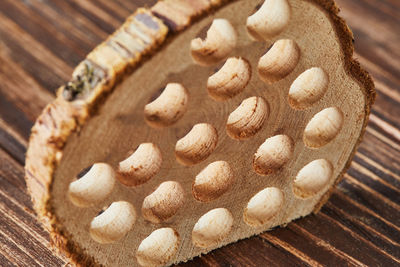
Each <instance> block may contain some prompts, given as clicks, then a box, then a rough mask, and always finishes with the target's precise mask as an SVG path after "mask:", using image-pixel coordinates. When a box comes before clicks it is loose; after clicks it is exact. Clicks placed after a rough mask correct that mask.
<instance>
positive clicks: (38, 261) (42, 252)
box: [0, 0, 400, 267]
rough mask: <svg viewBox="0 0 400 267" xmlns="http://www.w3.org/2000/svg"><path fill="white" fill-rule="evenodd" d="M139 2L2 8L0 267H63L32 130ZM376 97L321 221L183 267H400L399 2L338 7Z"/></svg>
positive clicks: (364, 0)
mask: <svg viewBox="0 0 400 267" xmlns="http://www.w3.org/2000/svg"><path fill="white" fill-rule="evenodd" d="M153 2H154V0H153V1H150V0H148V1H145V0H143V1H138V0H136V1H135V0H91V1H90V0H0V212H1V215H0V266H30V267H31V266H63V265H64V264H66V261H65V259H64V258H62V257H60V256H58V255H57V254H55V253H54V252H53V251H52V250H51V248H50V243H49V235H48V233H47V232H46V231H45V230H43V228H42V227H41V225H40V224H39V223H38V221H37V220H36V218H35V214H34V211H33V210H32V204H31V202H30V198H29V196H28V194H27V191H26V185H25V181H24V170H23V165H24V158H25V151H26V147H27V143H28V137H29V132H30V128H31V127H32V125H33V122H34V121H35V118H36V117H37V116H38V115H39V113H40V112H41V110H42V108H43V107H44V106H45V105H46V104H47V103H48V102H50V101H51V100H52V99H53V98H54V91H55V89H56V88H57V87H58V86H59V85H61V84H63V83H64V82H65V81H67V80H68V79H69V77H70V76H71V72H72V69H73V68H74V66H76V65H77V64H78V63H79V62H80V61H81V60H82V59H83V58H84V57H85V55H86V54H87V53H88V52H89V51H90V50H91V49H92V48H93V47H95V46H96V45H97V44H98V43H100V42H101V41H102V40H103V39H104V38H106V37H107V35H108V34H110V33H111V32H113V30H114V29H116V28H117V27H118V26H119V25H120V24H121V23H122V22H123V21H124V18H126V17H127V16H128V15H129V14H131V13H132V12H133V11H134V10H135V9H136V8H137V7H138V6H143V5H146V4H147V5H151V4H152V3H153ZM337 2H338V4H339V6H340V7H341V10H342V11H341V15H342V16H343V17H344V18H345V19H346V20H347V22H348V24H349V25H350V27H351V28H352V30H353V32H354V35H355V47H356V54H355V57H356V58H357V59H358V60H359V61H360V62H361V63H362V65H363V66H364V67H365V68H366V69H367V70H368V71H369V72H370V73H371V74H372V76H373V78H374V79H375V84H376V88H377V92H378V96H377V100H376V104H375V105H374V107H373V110H372V114H371V117H370V123H369V126H368V128H367V131H366V133H365V138H364V141H363V142H362V144H361V146H360V148H359V149H358V152H357V153H356V156H355V158H354V161H353V163H352V165H351V168H350V169H349V171H348V172H347V173H346V175H345V179H344V180H343V181H342V182H341V183H340V184H339V186H338V188H337V189H335V190H334V193H333V195H332V197H331V198H330V200H329V201H328V203H327V204H326V205H325V206H324V207H323V208H322V210H321V212H320V213H319V214H317V215H311V216H308V217H306V218H303V219H300V220H297V221H296V222H293V223H290V224H289V225H288V226H287V227H286V228H282V229H277V230H274V231H271V232H267V233H264V234H261V235H260V236H257V237H253V238H250V239H246V240H242V241H240V242H238V243H236V244H233V245H229V246H227V247H224V248H222V249H218V250H216V251H214V252H212V253H210V254H208V255H206V256H203V257H201V258H196V259H195V260H193V261H190V262H188V263H186V264H183V265H182V266H266V265H268V266H269V265H273V266H275V265H276V266H299V265H301V266H303V265H305V266H307V265H312V266H318V265H325V266H344V265H350V266H360V265H367V266H400V130H399V129H400V0H338V1H337Z"/></svg>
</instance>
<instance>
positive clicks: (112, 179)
mask: <svg viewBox="0 0 400 267" xmlns="http://www.w3.org/2000/svg"><path fill="white" fill-rule="evenodd" d="M290 16H291V8H290V5H289V3H288V1H287V0H268V1H265V3H264V4H263V5H262V6H261V7H260V8H259V10H258V11H256V12H255V13H254V14H253V15H251V16H249V17H248V19H247V25H246V26H247V29H248V33H249V36H250V37H251V38H254V39H256V40H259V41H263V40H268V39H270V38H273V37H275V36H277V35H278V34H279V33H281V32H282V31H283V30H284V29H285V28H286V26H287V24H288V23H289V21H290ZM127 32H129V29H127V30H126V31H121V32H119V33H118V34H117V36H119V37H120V40H123V41H124V42H133V41H134V39H132V38H131V37H129V34H128V33H127ZM137 45H140V44H137ZM236 45H237V35H236V30H235V28H234V27H233V26H232V24H231V23H230V22H229V21H228V20H226V19H214V21H213V22H212V24H211V26H210V28H209V29H208V31H207V36H206V38H205V39H204V40H202V39H201V38H196V39H193V40H192V41H191V43H190V51H191V56H192V58H193V60H194V62H196V63H197V64H199V65H201V66H210V65H215V64H217V63H220V62H223V61H224V64H223V66H222V67H221V68H220V69H219V70H218V71H216V72H215V73H214V74H213V75H211V76H210V77H209V78H208V81H207V88H205V89H206V90H207V92H208V95H209V97H210V98H211V99H212V100H214V101H217V102H224V101H229V100H230V99H233V98H242V101H241V104H240V105H239V106H238V107H237V108H236V109H234V110H232V112H231V113H230V115H229V116H228V117H227V118H226V126H225V128H226V134H227V135H228V136H229V137H230V138H232V139H233V140H235V141H240V140H244V139H250V138H252V137H254V136H255V135H257V133H258V132H259V131H260V130H261V129H262V128H263V127H265V124H266V122H267V121H268V119H269V117H270V116H271V115H274V114H270V106H269V103H268V99H264V98H263V97H261V96H257V95H254V96H251V97H247V98H245V99H244V98H243V97H242V93H243V92H244V91H245V90H246V86H247V85H248V83H249V80H250V78H251V77H252V75H254V74H253V73H252V69H251V67H250V64H249V62H248V60H247V59H245V58H244V57H243V56H232V55H231V54H232V51H233V50H234V49H235V47H236ZM130 46H132V43H130ZM112 47H114V49H111V48H107V49H108V50H107V51H95V52H93V53H92V55H91V57H96V62H97V61H98V59H99V57H97V56H96V54H97V53H101V55H109V57H104V58H102V61H104V64H114V65H115V64H116V62H115V61H116V60H119V59H120V58H121V54H118V53H117V52H116V51H120V50H119V48H118V47H120V44H119V43H118V42H116V43H115V44H114V43H113V45H112ZM104 49H105V48H104ZM303 49H306V48H305V47H300V46H299V45H298V44H297V43H296V41H295V40H290V39H281V40H277V41H276V42H275V43H274V44H273V45H272V47H271V48H270V49H269V50H268V51H267V52H266V53H265V54H264V55H260V59H259V62H258V72H257V73H258V77H259V79H261V80H262V81H263V82H265V83H267V84H272V83H275V82H278V81H280V80H282V79H285V78H286V77H287V76H288V75H289V74H290V73H291V72H292V71H293V70H294V69H295V68H296V66H297V64H298V62H299V60H300V58H301V51H302V50H303ZM124 53H126V54H127V56H131V55H130V54H129V51H125V52H124ZM128 54H129V55H128ZM89 60H90V57H89ZM110 61H113V62H111V63H110ZM121 61H122V59H121ZM117 63H118V62H117ZM117 65H118V64H117ZM86 66H87V65H86ZM89 69H90V68H89ZM97 69H98V68H97ZM100 69H101V68H100ZM82 71H83V73H86V75H87V72H88V69H87V68H86V69H84V70H81V73H82ZM78 72H79V69H78ZM101 75H103V76H107V75H108V76H109V77H114V76H115V75H112V74H107V73H101ZM76 77H78V76H76ZM96 82H98V81H97V80H90V79H88V80H87V81H86V80H85V83H87V84H84V86H83V87H82V88H86V87H85V86H89V85H90V86H92V87H95V86H96ZM71 86H72V85H71ZM328 89H329V75H328V74H327V73H326V72H325V71H324V69H323V68H322V66H315V67H312V68H310V69H308V70H305V71H304V72H303V73H301V74H300V75H299V76H298V77H297V78H296V79H295V80H294V81H293V83H292V85H291V86H290V88H289V94H288V98H287V100H288V104H289V105H290V107H292V108H293V109H295V110H300V111H301V110H307V109H309V108H310V107H312V106H313V105H314V104H315V103H317V102H318V101H320V99H321V98H323V97H324V95H325V93H326V92H327V90H328ZM71 90H72V89H71ZM189 92H190V90H187V88H185V86H184V85H183V84H180V83H176V82H175V81H169V83H168V84H165V89H164V90H163V92H162V93H161V94H160V95H159V96H158V97H157V98H156V99H155V100H153V101H152V102H150V103H148V104H147V105H145V107H144V110H143V114H144V118H143V119H144V120H145V121H146V123H147V125H148V126H149V127H150V128H165V127H170V126H171V125H173V124H175V123H177V122H178V121H179V120H180V119H182V118H183V117H184V116H185V113H186V112H187V110H188V109H189V108H190V97H191V96H190V94H189ZM67 93H71V92H69V91H68V92H67ZM72 93H73V92H72ZM80 93H81V92H80ZM83 93H84V92H83ZM72 95H73V94H72ZM72 95H71V94H68V97H72ZM343 120H344V117H343V113H342V111H341V110H340V109H339V108H338V107H328V108H325V109H323V110H321V111H319V112H318V113H316V114H315V115H314V116H313V118H312V119H311V120H310V121H309V122H308V124H307V125H306V127H305V130H304V133H303V142H304V144H305V145H306V146H307V147H309V148H312V149H318V148H320V147H322V146H324V145H326V144H327V143H329V142H330V141H332V140H333V139H334V138H335V137H336V136H337V134H338V133H339V131H340V130H341V128H342V125H343ZM219 138H220V137H219V136H218V132H217V130H216V125H212V124H210V123H203V122H201V121H199V122H196V123H195V124H194V125H193V127H192V128H191V130H190V131H188V132H187V133H186V135H185V136H184V137H182V138H181V139H179V140H178V141H177V142H176V144H175V156H176V161H177V162H178V163H180V164H182V165H184V166H188V167H190V166H194V165H197V164H199V163H200V162H203V161H204V160H205V159H207V158H208V157H209V156H210V155H211V154H212V153H213V152H214V150H215V149H216V147H217V145H218V141H219ZM295 146H296V144H295V142H294V141H293V139H292V137H290V136H289V135H287V134H285V133H282V134H279V135H274V136H270V137H268V138H267V139H266V140H265V141H264V142H263V143H261V144H259V147H258V149H257V150H256V151H254V156H253V161H252V165H253V166H252V168H253V170H254V172H255V173H257V174H258V175H263V176H265V175H270V174H273V173H276V172H277V171H278V170H280V169H281V168H283V167H284V166H285V165H286V164H287V163H288V162H289V161H291V160H292V159H293V158H292V157H293V153H294V149H295ZM311 153H312V152H311ZM162 162H163V151H161V149H160V148H159V147H158V146H157V144H155V143H142V144H140V145H139V146H138V147H137V149H136V150H135V151H134V152H133V153H132V154H131V155H130V156H129V157H127V158H126V159H121V161H120V162H119V164H118V165H117V166H111V165H109V164H107V163H95V164H94V165H93V166H92V167H91V169H90V170H89V171H88V172H87V173H86V174H85V175H84V176H83V177H81V178H79V179H77V180H75V181H73V182H72V183H71V184H70V185H69V191H68V195H69V199H70V201H71V202H72V203H73V204H74V205H76V206H79V207H89V206H92V205H95V204H96V203H99V202H101V201H103V200H104V199H106V198H107V197H108V196H109V195H110V194H111V193H112V191H113V187H114V185H115V183H116V181H119V182H120V183H122V184H123V185H124V186H128V187H136V186H140V185H142V184H145V183H147V182H148V181H149V180H151V179H152V178H153V177H154V176H156V175H157V174H158V173H159V171H160V169H161V166H162ZM333 168H334V166H333V165H332V163H331V162H329V161H328V160H327V159H323V158H322V159H316V160H313V161H311V162H309V163H308V164H306V165H305V166H304V167H303V168H302V169H301V170H300V171H299V172H298V174H297V176H296V177H293V183H292V191H293V193H294V194H295V196H297V197H298V198H299V199H302V198H310V197H313V196H315V195H317V194H318V193H320V192H322V191H324V190H326V187H327V186H328V185H329V183H330V181H331V177H332V173H333ZM192 179H193V184H192V192H191V193H188V192H185V191H184V190H183V188H182V186H181V185H180V184H179V183H178V182H176V181H165V182H163V183H161V184H159V185H158V187H157V188H155V190H154V191H153V192H151V193H150V194H148V196H147V197H146V198H145V199H144V201H143V204H142V209H141V216H143V218H144V219H145V220H147V221H148V222H149V223H152V224H160V223H164V222H168V220H169V219H170V218H172V217H173V216H174V215H175V214H176V213H177V212H179V211H180V209H182V207H183V206H184V203H185V199H186V198H189V197H193V198H194V199H196V200H197V201H199V202H211V201H214V200H216V199H218V198H220V197H221V196H222V195H224V194H225V193H226V192H228V191H229V190H230V189H231V188H232V186H233V184H234V183H235V182H236V181H237V179H238V177H236V175H235V173H234V171H233V170H232V166H231V165H230V163H229V162H228V161H225V160H224V159H220V160H218V161H214V162H212V163H210V164H208V166H206V167H205V168H204V169H203V170H201V171H200V172H199V173H198V174H197V175H196V176H195V177H192ZM284 203H285V195H284V193H283V189H282V188H277V187H267V188H264V189H263V190H261V191H259V192H258V193H256V194H255V195H253V196H250V197H249V200H248V203H247V204H246V206H245V207H244V213H243V220H244V222H245V223H246V224H247V225H249V227H260V226H265V225H266V224H270V223H271V221H272V220H273V219H274V217H275V216H277V214H279V213H280V212H282V209H283V207H284ZM137 216H140V215H139V214H138V212H137V211H136V210H135V208H134V207H133V205H131V204H130V203H128V202H126V201H116V202H113V203H112V204H111V205H110V206H109V207H108V208H106V209H105V210H104V211H103V212H102V213H101V214H100V215H98V216H96V217H95V218H93V220H92V222H91V224H90V235H91V237H92V238H93V239H94V240H95V241H97V242H99V243H102V244H108V243H113V242H116V241H117V240H119V239H121V238H122V237H123V236H125V235H126V234H127V233H128V232H129V231H130V229H131V228H132V227H134V225H135V220H136V218H137ZM234 224H235V221H234V219H233V216H232V214H231V212H230V211H229V210H228V209H226V208H223V207H221V208H215V209H212V210H210V211H208V212H206V213H205V214H204V215H202V216H201V217H200V218H198V220H197V223H196V224H195V225H194V227H193V230H192V243H193V244H194V245H195V246H197V247H200V248H208V247H212V246H216V245H218V243H219V242H221V241H222V240H223V239H224V238H225V237H226V236H227V235H229V234H230V232H231V230H232V227H233V226H234ZM179 242H180V236H179V233H177V232H176V231H175V229H172V228H169V227H164V228H159V229H157V230H155V231H153V232H152V233H151V234H150V235H149V236H148V237H146V238H145V239H144V240H143V241H142V242H141V244H140V246H139V247H138V249H137V252H136V257H137V261H138V262H139V264H141V265H143V266H158V265H163V264H165V263H166V262H168V261H169V260H170V259H171V258H172V257H173V256H174V255H175V253H176V252H177V250H178V246H179Z"/></svg>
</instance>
